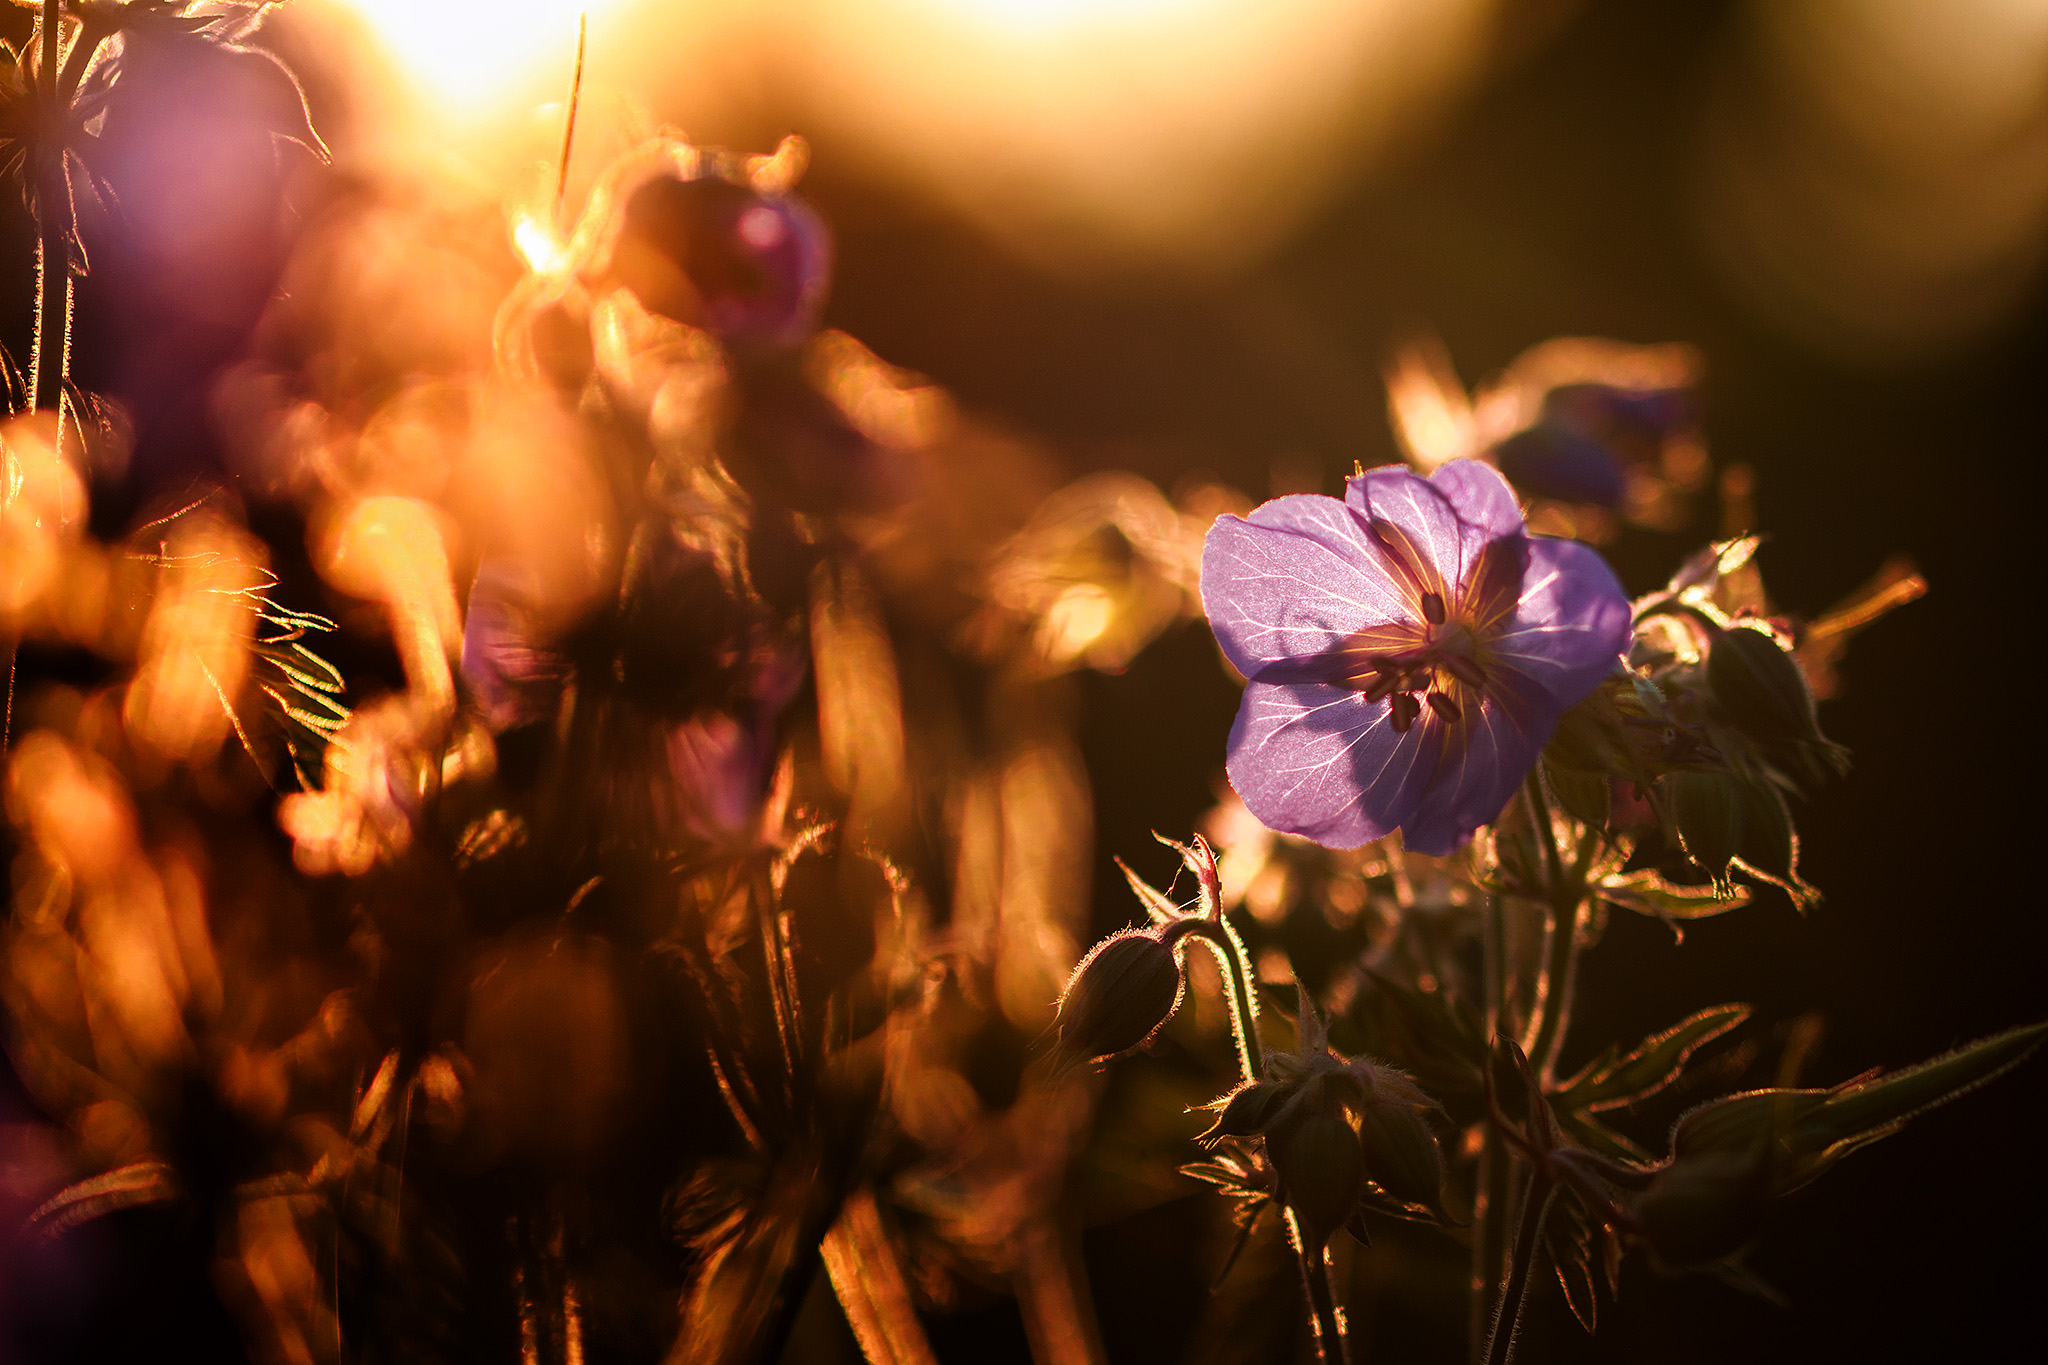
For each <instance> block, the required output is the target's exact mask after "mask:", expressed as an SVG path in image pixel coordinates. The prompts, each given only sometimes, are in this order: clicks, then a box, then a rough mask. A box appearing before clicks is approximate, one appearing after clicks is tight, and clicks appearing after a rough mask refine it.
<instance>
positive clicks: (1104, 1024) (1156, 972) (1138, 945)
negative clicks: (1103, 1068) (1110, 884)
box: [1059, 929, 1185, 1061]
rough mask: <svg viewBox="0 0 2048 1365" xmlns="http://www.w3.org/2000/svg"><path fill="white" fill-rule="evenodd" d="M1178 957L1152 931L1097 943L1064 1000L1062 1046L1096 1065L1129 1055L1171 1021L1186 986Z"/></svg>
mask: <svg viewBox="0 0 2048 1365" xmlns="http://www.w3.org/2000/svg"><path fill="white" fill-rule="evenodd" d="M1184 984H1185V983H1184V981H1183V979H1182V976H1181V964H1180V955H1179V954H1178V953H1177V952H1175V950H1174V949H1173V948H1171V947H1169V946H1168V945H1166V944H1164V943H1162V942H1160V941H1159V939H1158V938H1156V937H1154V936H1153V935H1152V934H1151V933H1149V932H1147V931H1145V930H1140V929H1126V930H1125V931H1123V932H1122V933H1120V934H1113V935H1111V936H1110V937H1108V938H1106V939H1104V940H1103V941H1102V942H1100V943H1098V944H1096V945H1095V947H1094V949H1093V950H1092V951H1090V952H1089V954H1088V956H1086V957H1084V958H1082V959H1081V965H1080V966H1078V967H1076V968H1075V969H1074V974H1073V976H1072V977H1071V978H1069V979H1068V981H1067V990H1066V993H1065V994H1064V995H1062V996H1061V997H1060V1009H1059V1029H1060V1047H1061V1048H1063V1049H1064V1050H1065V1051H1067V1052H1069V1053H1071V1054H1072V1055H1074V1056H1077V1057H1084V1058H1087V1059H1089V1060H1091V1061H1098V1060H1100V1059H1102V1058H1104V1057H1114V1056H1116V1055H1117V1054H1118V1053H1122V1052H1129V1051H1130V1050H1131V1049H1132V1048H1135V1047H1138V1046H1140V1045H1142V1044H1144V1043H1145V1042H1147V1041H1148V1040H1150V1039H1151V1037H1152V1035H1153V1034H1155V1033H1157V1032H1159V1029H1160V1026H1161V1025H1163V1024H1165V1023H1166V1021H1167V1020H1168V1019H1170V1018H1172V1017H1173V1012H1174V1010H1175V1009H1176V1008H1178V1007H1179V1005H1180V996H1181V990H1182V988H1183V986H1184Z"/></svg>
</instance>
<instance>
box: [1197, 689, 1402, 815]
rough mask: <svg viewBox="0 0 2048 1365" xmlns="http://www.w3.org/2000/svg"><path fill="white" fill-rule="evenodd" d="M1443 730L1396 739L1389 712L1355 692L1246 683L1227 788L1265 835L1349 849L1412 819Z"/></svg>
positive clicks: (1233, 731)
mask: <svg viewBox="0 0 2048 1365" xmlns="http://www.w3.org/2000/svg"><path fill="white" fill-rule="evenodd" d="M1440 730H1441V727H1439V726H1432V725H1427V724H1418V725H1414V726H1411V727H1409V730H1408V732H1407V733H1406V734H1400V733H1397V732H1396V731H1395V729H1394V726H1393V722H1392V720H1391V718H1390V716H1389V714H1388V706H1387V703H1386V702H1385V701H1378V702H1368V701H1366V700H1365V697H1364V694H1363V693H1360V692H1358V691H1356V690H1354V689H1352V688H1348V687H1335V686H1330V685H1328V684H1323V683H1292V684H1285V685H1274V684H1270V683H1261V682H1253V683H1250V684H1247V685H1246V687H1245V691H1244V702H1243V704H1242V705H1241V706H1240V707H1239V708H1238V712H1237V723H1236V724H1235V725H1233V726H1232V727H1231V729H1230V762H1229V772H1230V785H1231V786H1233V787H1235V788H1236V789H1237V793H1238V795H1239V796H1241V797H1243V798H1244V804H1245V807H1246V809H1248V810H1250V811H1251V813H1252V814H1253V815H1256V816H1257V817H1258V818H1259V819H1260V820H1261V821H1263V822H1264V823H1265V824H1266V825H1267V826H1269V827H1270V828H1273V829H1277V830H1281V831H1283V832H1285V833H1288V834H1299V835H1303V836H1305V837H1307V838H1310V839H1313V840H1315V841H1316V842H1317V843H1319V844H1322V845H1324V846H1325V847H1329V848H1356V847H1358V846H1359V845H1360V844H1367V843H1371V842H1372V841H1373V840H1375V839H1380V838H1384V837H1386V835H1388V834H1389V833H1391V832H1392V831H1393V830H1394V829H1395V827H1396V826H1398V825H1400V824H1401V823H1402V822H1403V821H1405V820H1407V819H1408V817H1409V815H1410V814H1412V813H1413V812H1414V810H1415V803H1416V800H1417V798H1418V797H1419V796H1420V794H1421V792H1422V789H1423V787H1424V785H1425V784H1426V783H1427V781H1428V780H1429V777H1430V774H1431V773H1433V772H1434V771H1435V770H1436V767H1437V750H1438V747H1439V745H1440V744H1441V741H1442V736H1441V734H1440Z"/></svg>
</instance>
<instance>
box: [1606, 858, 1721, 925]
mask: <svg viewBox="0 0 2048 1365" xmlns="http://www.w3.org/2000/svg"><path fill="white" fill-rule="evenodd" d="M1599 891H1600V895H1601V897H1602V899H1604V900H1606V901H1608V902H1609V903H1610V904H1613V905H1618V906H1620V907H1621V908H1622V909H1624V910H1633V911H1635V912H1636V913H1637V914H1641V915H1654V916H1656V917H1657V918H1658V919H1665V920H1690V919H1707V918H1710V917H1712V916H1714V915H1721V914H1726V913H1727V912H1728V911H1730V910H1738V909H1740V908H1741V907H1743V906H1745V905H1747V904H1749V893H1748V892H1746V891H1743V890H1740V889H1734V890H1731V891H1728V892H1722V891H1718V890H1716V889H1715V888H1713V887H1711V886H1683V885H1680V884H1679V883H1677V882H1673V881H1670V880H1667V879H1666V878H1664V877H1662V876H1660V875H1658V873H1656V872H1655V871H1652V870H1650V869H1647V868H1645V869H1643V870H1642V871H1639V872H1631V873H1628V874H1627V875H1626V876H1620V877H1610V878H1608V879H1607V880H1606V881H1604V882H1602V883H1601V884H1600V888H1599Z"/></svg>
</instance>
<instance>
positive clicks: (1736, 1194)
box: [1635, 1147, 1770, 1269]
mask: <svg viewBox="0 0 2048 1365" xmlns="http://www.w3.org/2000/svg"><path fill="white" fill-rule="evenodd" d="M1769 1196H1770V1184H1769V1163H1768V1153H1767V1151H1766V1149H1764V1148H1761V1147H1759V1148H1756V1149H1753V1150H1750V1151H1715V1152H1704V1153H1701V1154H1699V1155H1697V1156H1690V1157H1682V1158H1680V1159H1679V1160H1678V1161H1676V1162H1674V1163H1672V1164H1671V1165H1670V1166H1668V1167H1666V1168H1665V1169H1664V1170H1662V1171H1660V1172H1658V1174H1657V1177H1656V1178H1655V1179H1654V1180H1652V1181H1651V1182H1650V1184H1649V1187H1648V1188H1647V1189H1645V1190H1644V1191H1643V1192H1642V1194H1640V1195H1638V1196H1637V1197H1636V1200H1635V1216H1636V1221H1637V1223H1638V1225H1639V1227H1638V1230H1639V1232H1640V1233H1641V1235H1642V1238H1643V1240H1644V1241H1646V1242H1648V1243H1649V1245H1650V1249H1651V1251H1653V1252H1655V1253H1656V1256H1657V1259H1658V1260H1659V1261H1661V1262H1663V1263H1664V1264H1665V1265H1666V1266H1669V1267H1672V1268H1674V1269H1675V1268H1678V1267H1683V1266H1697V1265H1705V1264H1708V1263H1709V1262H1713V1261H1718V1260H1721V1259H1722V1258H1723V1257H1727V1256H1732V1255H1734V1254H1735V1253H1736V1252H1738V1251H1740V1250H1741V1249H1742V1248H1743V1247H1744V1246H1746V1245H1747V1244H1748V1243H1750V1242H1752V1241H1754V1240H1755V1239H1756V1237H1757V1235H1758V1233H1760V1232H1761V1231H1762V1229H1763V1216H1764V1210H1765V1206H1766V1205H1767V1203H1768V1202H1769Z"/></svg>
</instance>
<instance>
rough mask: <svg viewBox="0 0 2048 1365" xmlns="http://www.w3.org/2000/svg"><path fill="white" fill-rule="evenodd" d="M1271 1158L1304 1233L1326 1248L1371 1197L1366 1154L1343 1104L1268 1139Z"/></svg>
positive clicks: (1304, 1115)
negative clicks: (1366, 1195) (1367, 1192)
mask: <svg viewBox="0 0 2048 1365" xmlns="http://www.w3.org/2000/svg"><path fill="white" fill-rule="evenodd" d="M1266 1155H1267V1156H1268V1157H1269V1158H1270V1159H1271V1160H1272V1162H1273V1170H1274V1172H1275V1173H1276V1174H1278V1175H1279V1177H1280V1189H1281V1192H1282V1193H1283V1195H1284V1196H1285V1198H1286V1200H1287V1207H1288V1208H1290V1209H1292V1210H1294V1216H1295V1217H1296V1218H1297V1219H1299V1220H1300V1222H1301V1231H1302V1235H1303V1236H1304V1237H1306V1238H1307V1239H1308V1241H1309V1242H1310V1244H1311V1245H1313V1246H1314V1247H1316V1248H1318V1249H1320V1248H1321V1247H1322V1246H1323V1245H1324V1244H1326V1243H1327V1242H1328V1241H1329V1240H1330V1238H1331V1236H1332V1235H1333V1234H1335V1233H1336V1231H1337V1229H1338V1228H1341V1227H1343V1226H1344V1225H1345V1224H1346V1223H1348V1222H1350V1221H1351V1215H1352V1214H1353V1213H1354V1212H1355V1211H1356V1210H1357V1208H1358V1200H1359V1197H1360V1196H1361V1195H1362V1194H1364V1193H1365V1153H1364V1152H1363V1151H1362V1150H1361V1149H1360V1147H1359V1145H1358V1134H1357V1133H1356V1132H1354V1131H1353V1130H1352V1127H1351V1119H1350V1117H1349V1115H1347V1114H1346V1113H1345V1112H1344V1109H1343V1107H1342V1106H1341V1105H1327V1106H1325V1105H1314V1106H1312V1107H1308V1108H1305V1109H1304V1110H1303V1111H1301V1113H1300V1115H1299V1117H1295V1118H1291V1119H1290V1120H1289V1122H1288V1123H1287V1125H1286V1127H1285V1128H1283V1129H1282V1130H1281V1131H1279V1132H1277V1133H1272V1134H1269V1135H1267V1138H1266Z"/></svg>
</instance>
